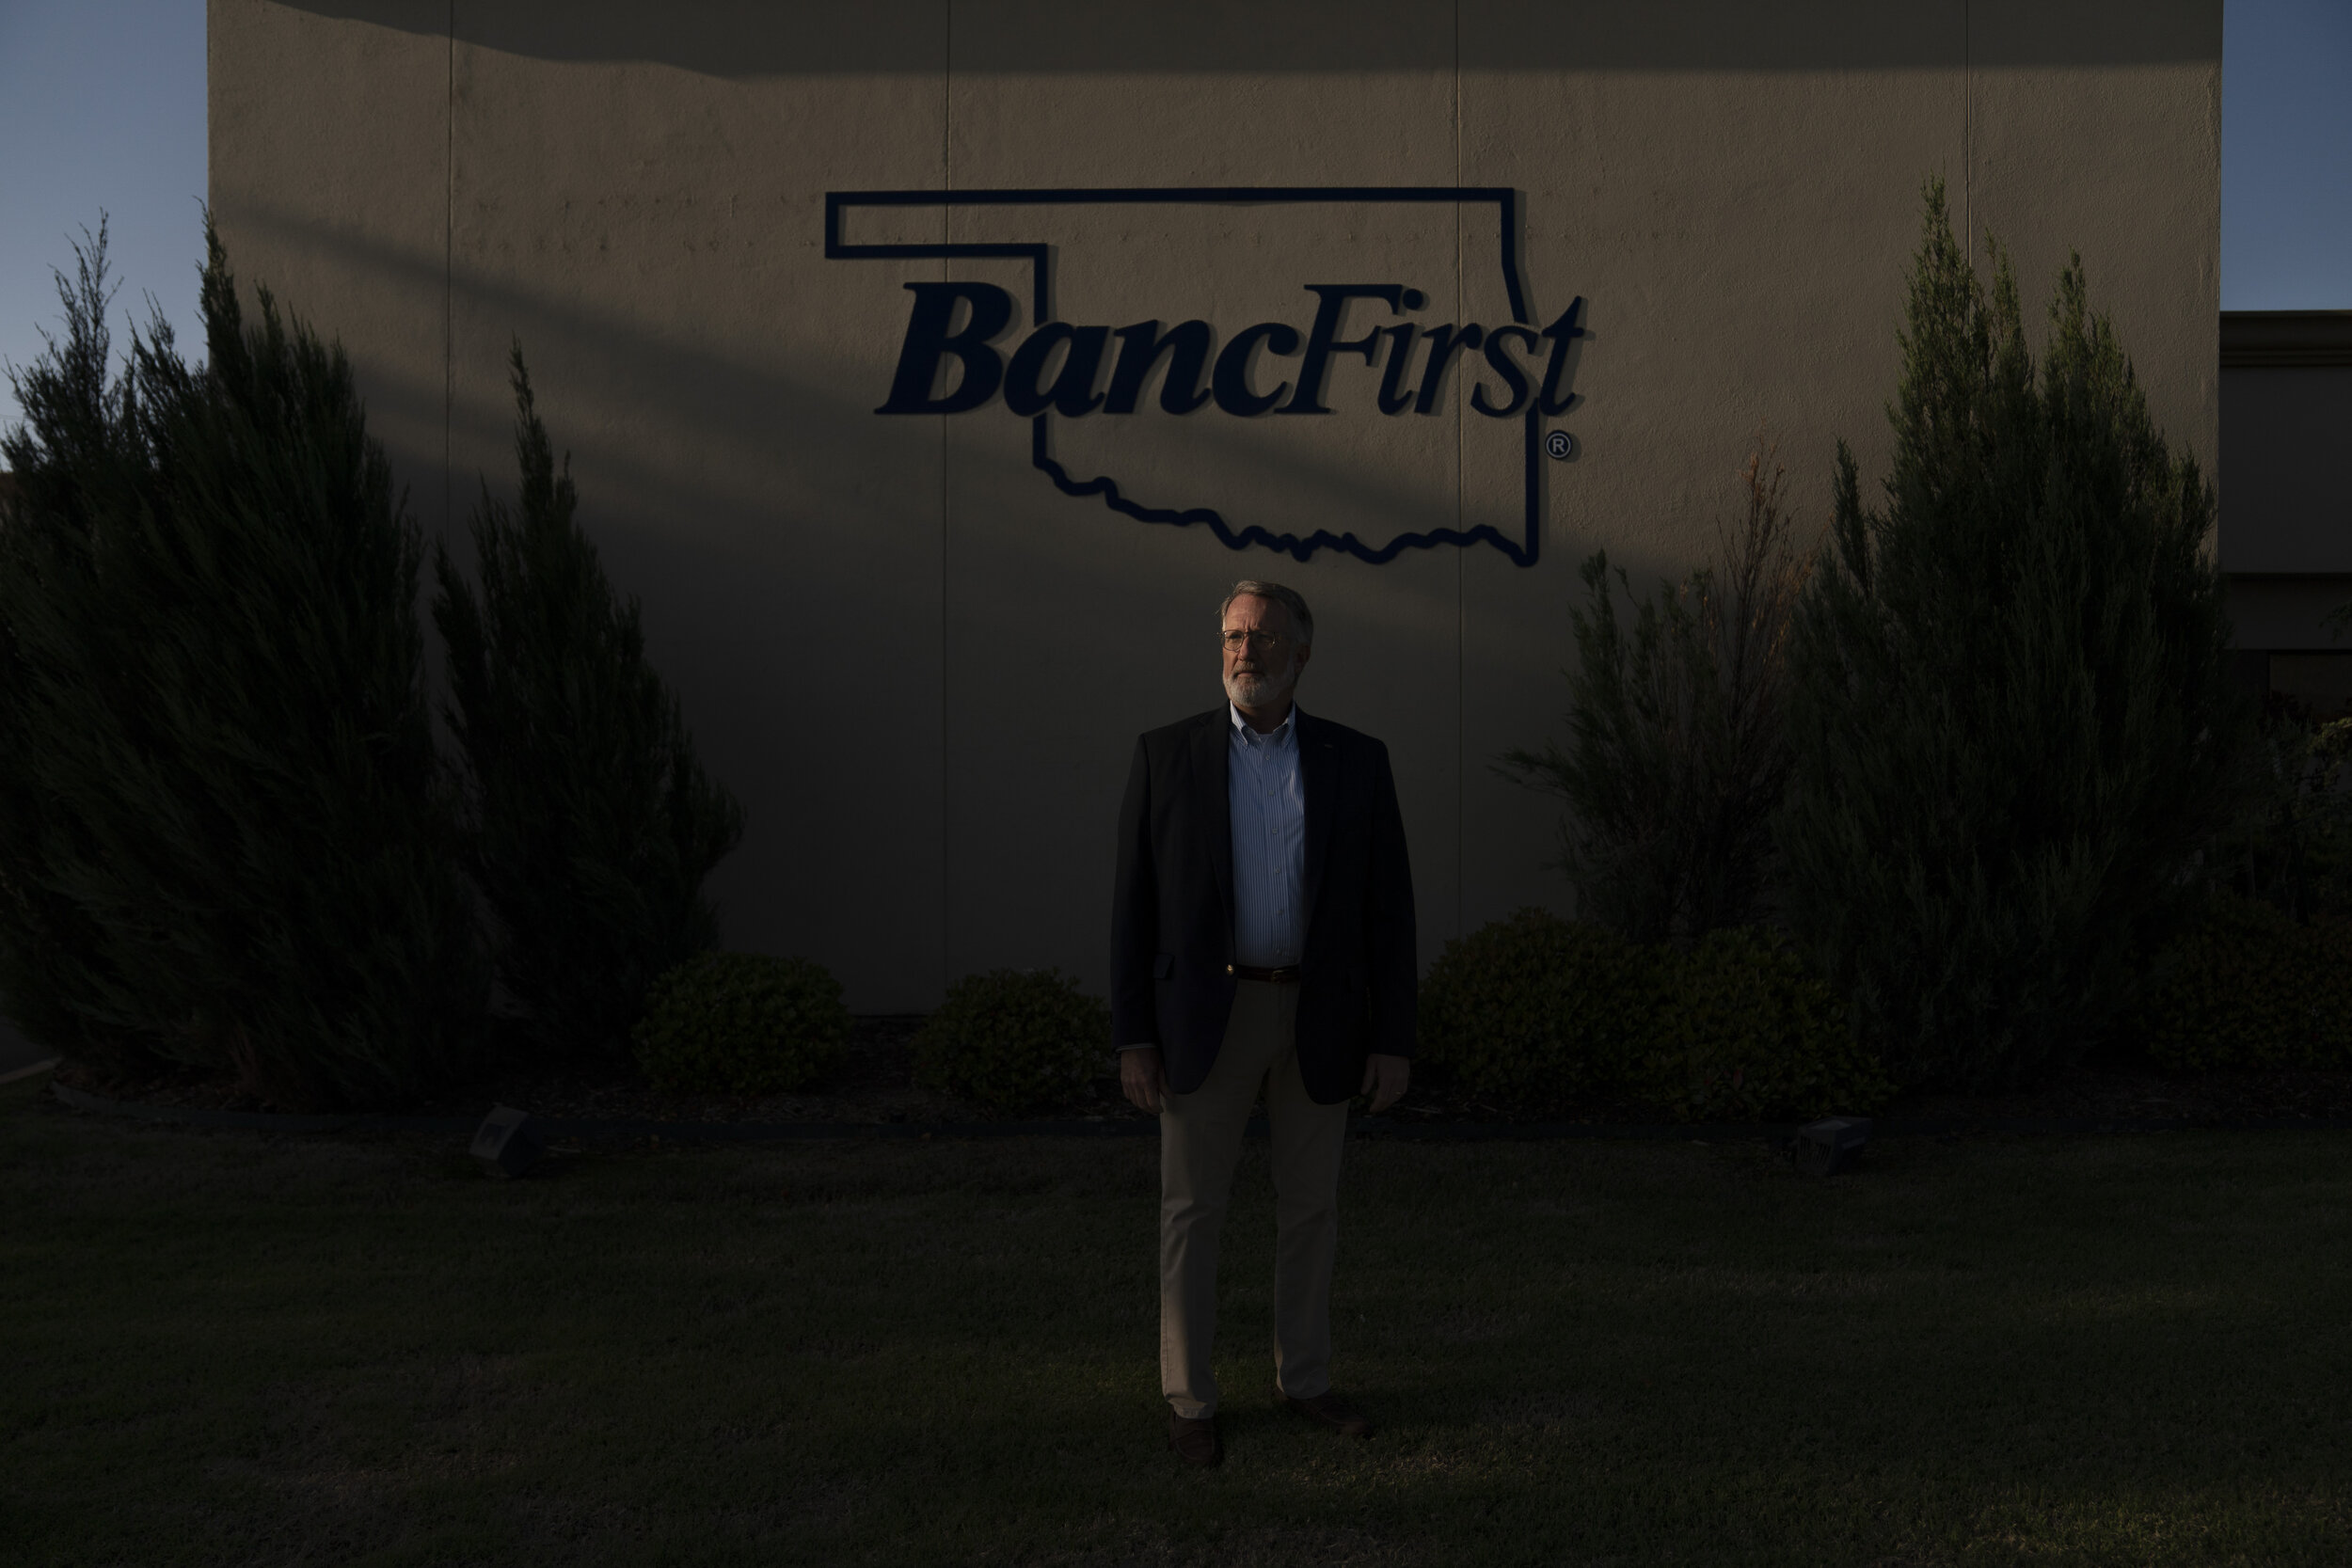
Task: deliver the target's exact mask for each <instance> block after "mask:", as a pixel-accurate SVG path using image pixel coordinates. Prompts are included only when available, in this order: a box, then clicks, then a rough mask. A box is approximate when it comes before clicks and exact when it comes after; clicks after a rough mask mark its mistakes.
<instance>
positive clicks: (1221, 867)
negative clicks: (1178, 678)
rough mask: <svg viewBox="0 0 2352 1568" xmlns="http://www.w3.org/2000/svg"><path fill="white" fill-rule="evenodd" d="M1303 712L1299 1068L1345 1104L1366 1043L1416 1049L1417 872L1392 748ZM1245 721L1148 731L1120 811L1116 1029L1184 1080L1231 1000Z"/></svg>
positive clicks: (1196, 1071) (1209, 1047)
mask: <svg viewBox="0 0 2352 1568" xmlns="http://www.w3.org/2000/svg"><path fill="white" fill-rule="evenodd" d="M1297 722H1298V770H1299V780H1300V784H1301V785H1302V787H1303V788H1304V790H1305V794H1306V803H1307V854H1306V877H1305V881H1306V888H1305V894H1306V903H1305V907H1306V911H1307V942H1306V947H1305V951H1304V953H1303V954H1302V955H1301V957H1300V959H1299V994H1298V1036H1297V1040H1298V1068H1299V1074H1300V1076H1301V1077H1303V1078H1304V1079H1305V1080H1306V1084H1307V1092H1308V1093H1309V1094H1310V1095H1312V1096H1313V1097H1314V1099H1315V1100H1316V1101H1317V1102H1318V1103H1320V1104H1325V1105H1333V1104H1337V1103H1338V1102H1339V1101H1343V1100H1345V1099H1347V1098H1348V1097H1349V1096H1351V1095H1353V1094H1355V1093H1357V1092H1358V1090H1359V1089H1360V1088H1361V1087H1362V1086H1363V1076H1364V1057H1365V1056H1366V1055H1367V1054H1374V1053H1377V1054H1380V1055H1387V1056H1410V1055H1411V1054H1412V1053H1413V1008H1414V992H1415V989H1416V972H1417V969H1418V958H1417V950H1416V948H1415V946H1414V937H1413V873H1412V868H1411V866H1410V864H1409V863H1407V861H1406V852H1405V819H1404V816H1403V814H1401V813H1400V812H1399V811H1398V810H1397V804H1396V779H1395V776H1394V775H1393V774H1392V773H1391V771H1390V769H1389V749H1388V748H1387V747H1386V746H1383V745H1382V744H1381V743H1380V742H1379V741H1377V740H1375V739H1373V738H1372V736H1368V735H1363V734H1360V733H1359V732H1358V731H1355V730H1351V729H1349V728H1348V727H1347V726H1346V725H1344V724H1335V723H1333V722H1331V721H1329V720H1328V719H1318V718H1316V717H1315V716H1314V715H1312V714H1311V713H1303V712H1302V713H1300V714H1299V715H1298V716H1297ZM1231 755H1232V713H1231V711H1230V710H1229V709H1228V708H1226V707H1223V706H1219V707H1217V708H1215V709H1213V710H1211V711H1210V712H1207V713H1203V714H1200V715H1198V716H1196V717H1194V718H1191V719H1186V720H1184V721H1182V722H1181V723H1175V724H1170V725H1168V727H1167V728H1165V729H1158V730H1153V731H1152V732H1150V733H1149V734H1147V735H1144V736H1139V737H1138V738H1137V739H1136V757H1135V766H1134V768H1133V769H1132V770H1131V771H1130V772H1129V774H1128V776H1127V797H1126V800H1125V801H1124V803H1123V804H1121V806H1120V812H1119V882H1118V889H1117V892H1116V895H1115V896H1114V902H1113V905H1112V909H1111V1028H1112V1032H1113V1035H1114V1041H1113V1043H1114V1044H1118V1045H1121V1046H1128V1045H1156V1046H1158V1047H1159V1048H1160V1051H1161V1053H1162V1055H1163V1057H1164V1058H1165V1060H1166V1065H1167V1069H1168V1087H1169V1088H1170V1089H1172V1090H1173V1091H1175V1092H1176V1093H1178V1094H1190V1093H1192V1092H1193V1091H1194V1090H1196V1089H1198V1088H1200V1085H1202V1084H1203V1083H1205V1082H1206V1081H1207V1079H1208V1076H1209V1068H1210V1066H1211V1064H1213V1063H1214V1062H1215V1061H1216V1052H1217V1047H1218V1046H1219V1045H1220V1044H1222V1043H1223V1041H1224V1038H1225V1023H1226V1020H1227V1018H1228V1017H1229V1016H1230V1015H1231V1014H1232V1008H1233V987H1234V979H1233V961H1234V960H1233V831H1232V812H1231V809H1230V807H1229V803H1228V802H1229V797H1228V795H1227V793H1226V769H1227V766H1228V762H1229V759H1230V757H1231Z"/></svg>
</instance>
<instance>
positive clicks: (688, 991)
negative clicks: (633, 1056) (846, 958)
mask: <svg viewBox="0 0 2352 1568" xmlns="http://www.w3.org/2000/svg"><path fill="white" fill-rule="evenodd" d="M849 1037H850V1010H849V1009H848V1008H847V1007H845V1006H842V1005H841V982H840V981H838V980H836V979H834V977H833V975H832V974H830V973H828V972H827V970H826V969H825V966H824V965H822V964H819V963H815V962H812V961H811V960H809V959H807V958H771V957H770V956H768V955H767V954H764V953H705V954H702V955H700V956H699V957H696V958H689V959H687V960H686V961H685V962H684V963H681V964H677V965H675V966H673V967H672V968H670V969H669V970H666V971H665V972H663V974H661V976H660V978H659V979H657V980H656V981H655V982H654V983H653V987H652V989H651V990H649V991H648V992H647V993H646V997H645V1013H644V1017H643V1018H642V1019H640V1020H639V1021H638V1023H637V1028H636V1032H635V1036H634V1038H635V1041H636V1045H637V1060H638V1062H639V1064H640V1065H642V1066H643V1067H644V1069H645V1075H646V1076H647V1077H649V1078H651V1079H652V1080H653V1081H654V1082H655V1083H656V1084H658V1085H660V1086H661V1087H663V1088H665V1089H699V1090H705V1091H724V1092H731V1093H735V1094H780V1093H783V1092H784V1091H786V1090H787V1089H795V1088H799V1087H800V1086H801V1085H804V1084H806V1083H808V1082H809V1081H810V1080H812V1079H814V1078H816V1077H817V1076H818V1074H819V1073H821V1072H823V1071H824V1070H825V1069H826V1068H827V1067H829V1066H831V1065H832V1063H833V1060H834V1057H835V1056H837V1055H838V1054H839V1053H840V1051H841V1047H842V1045H843V1044H844V1043H845V1042H846V1041H847V1040H848V1039H849Z"/></svg>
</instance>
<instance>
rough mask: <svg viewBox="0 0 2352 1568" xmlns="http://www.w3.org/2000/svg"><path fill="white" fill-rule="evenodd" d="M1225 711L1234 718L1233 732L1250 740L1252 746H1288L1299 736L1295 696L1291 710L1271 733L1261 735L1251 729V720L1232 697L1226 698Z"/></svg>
mask: <svg viewBox="0 0 2352 1568" xmlns="http://www.w3.org/2000/svg"><path fill="white" fill-rule="evenodd" d="M1225 711H1226V712H1227V713H1228V714H1230V715H1231V716H1232V723H1233V733H1234V734H1235V735H1237V736H1240V737H1241V738H1242V739H1244V740H1246V741H1248V743H1249V744H1251V745H1252V746H1257V745H1266V746H1287V745H1289V744H1291V743H1292V742H1293V741H1294V740H1295V739H1296V738H1297V736H1298V702H1297V699H1296V698H1293V699H1292V700H1291V710H1290V711H1289V712H1288V713H1286V714H1284V715H1282V721H1281V722H1280V723H1279V724H1277V725H1275V726H1274V733H1273V734H1271V735H1260V734H1259V733H1258V732H1257V731H1256V730H1253V729H1251V728H1250V727H1249V721H1248V720H1247V719H1244V718H1243V717H1242V716H1241V709H1239V708H1237V707H1235V706H1234V705H1233V704H1232V699H1231V698H1228V699H1227V700H1226V703H1225Z"/></svg>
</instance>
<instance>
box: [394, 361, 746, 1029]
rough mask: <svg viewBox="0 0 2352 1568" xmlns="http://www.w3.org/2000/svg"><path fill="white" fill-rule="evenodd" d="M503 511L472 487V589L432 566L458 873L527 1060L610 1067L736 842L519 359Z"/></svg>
mask: <svg viewBox="0 0 2352 1568" xmlns="http://www.w3.org/2000/svg"><path fill="white" fill-rule="evenodd" d="M513 385H514V389H515V453H516V459H517V461H518V464H519V467H520V470H521V483H520V489H519V494H518V496H517V498H516V505H515V506H514V507H511V508H510V507H508V506H507V505H506V504H504V503H503V502H501V501H499V500H497V499H493V498H492V497H491V495H490V491H489V486H488V484H487V483H486V482H485V483H484V486H483V492H482V499H481V503H480V504H479V505H478V506H477V507H476V508H475V510H474V514H473V517H472V535H473V545H474V555H475V562H476V570H477V574H478V576H479V578H480V583H481V586H480V590H479V593H478V594H477V592H476V590H475V589H474V587H473V586H472V585H471V584H469V583H468V581H467V580H466V578H465V577H464V575H463V574H462V573H461V572H460V571H459V570H458V569H457V566H456V565H455V563H454V562H453V561H452V560H451V558H450V556H449V554H448V552H447V551H446V550H439V551H437V552H436V560H435V574H436V576H437V578H438V581H439V588H440V592H439V594H438V596H437V598H436V600H435V602H434V607H433V614H434V619H435V621H436V622H437V624H438V626H440V629H441V635H442V638H443V640H444V641H446V642H447V644H448V647H449V683H450V702H449V704H448V706H447V709H446V714H447V718H448V721H449V725H450V728H451V730H452V731H453V733H454V734H455V736H456V737H457V739H458V742H459V744H460V745H461V747H462V748H463V750H464V753H465V758H466V764H467V771H468V775H469V791H468V794H469V801H470V806H471V816H472V824H471V826H472V833H471V839H470V844H471V850H470V860H471V865H472V870H473V874H474V877H475V879H476V880H477V881H478V882H479V884H480V886H481V888H482V891H483V893H484V895H485V897H486V899H487V901H488V904H489V907H490V911H491V912H492V914H493V916H494V921H495V925H496V927H497V932H496V939H495V950H496V952H497V955H498V975H499V981H500V984H501V987H502V988H503V989H504V990H505V991H506V992H507V993H508V996H509V998H510V999H511V1001H512V1002H513V1003H514V1004H516V1005H517V1006H518V1007H519V1009H520V1019H519V1022H520V1025H521V1032H522V1034H523V1036H524V1037H525V1038H526V1040H528V1041H529V1042H530V1043H531V1044H532V1045H533V1046H535V1047H536V1048H537V1049H538V1050H540V1051H543V1052H548V1053H558V1054H572V1053H580V1054H592V1055H596V1054H601V1055H617V1054H620V1053H623V1052H625V1051H626V1050H627V1049H628V1031H629V1028H630V1026H631V1025H632V1024H633V1023H634V1022H636V1020H637V1018H638V1016H639V1014H640V1013H641V1012H642V1011H643V1008H644V997H645V992H646V989H647V988H648V987H649V986H650V985H651V984H652V982H653V981H654V979H655V978H656V977H657V976H659V975H660V974H661V972H662V971H664V970H666V969H668V968H669V967H670V966H671V965H672V964H675V963H676V962H678V961H679V960H681V959H683V958H689V957H691V956H692V955H693V954H695V953H698V952H702V951H704V950H706V949H707V948H709V947H711V946H713V945H715V943H716V941H717V923H716V919H715V916H714V914H713V911H712V910H711V907H710V905H709V903H708V901H707V899H705V898H704V896H703V894H702V883H703V879H704V877H705V876H706V875H707V873H708V872H709V870H710V868H711V867H712V866H714V865H716V864H717V863H719V862H720V860H721V859H723V857H724V856H725V855H726V854H727V852H728V851H729V850H730V849H732V848H733V847H735V844H736V841H737V840H738V839H739V837H740V836H741V834H742V816H741V813H740V811H739V809H738V808H737V806H736V803H735V800H734V799H733V798H732V797H731V796H729V795H728V794H727V792H726V791H725V790H724V789H723V788H722V787H721V786H720V785H719V784H716V783H714V782H713V781H712V780H711V779H710V778H709V777H708V776H707V774H706V773H705V772H704V770H703V768H702V765H701V763H700V762H699V761H698V760H697V758H696V756H695V752H694V744H693V738H692V736H691V735H690V734H689V733H688V731H687V728H686V723H685V721H684V718H683V717H682V715H681V713H680V710H679V706H678V701H677V698H676V697H675V695H674V694H673V693H672V692H671V690H670V689H669V688H668V687H667V686H666V685H665V684H664V683H663V682H662V679H661V677H660V673H657V672H656V671H655V669H654V668H653V666H652V665H651V664H650V663H648V662H647V661H646V658H645V648H644V631H643V629H642V627H641V626H640V617H639V610H638V605H637V602H636V600H635V599H633V598H632V599H628V600H623V599H621V598H620V597H619V596H617V595H616V594H614V593H613V591H612V585H611V583H610V582H609V581H607V579H606V578H605V575H604V568H603V567H602V565H601V564H599V562H598V561H597V557H596V546H595V545H594V544H593V543H592V542H591V541H590V540H589V538H588V536H587V534H586V533H585V532H583V531H581V529H580V525H579V523H578V522H577V521H576V520H575V517H574V513H575V511H576V509H577V507H578V504H579V496H578V493H577V491H576V490H575V488H574V486H573V483H572V478H571V465H570V462H569V460H568V459H566V461H565V462H564V465H563V467H562V468H561V469H560V470H559V469H558V467H557V466H556V463H555V458H554V454H553V451H552V449H551V447H550V446H549V443H548V433H547V428H546V426H545V425H544V424H543V423H542V422H541V420H540V419H539V416H538V413H537V410H536V407H535V405H534V403H533V400H532V390H531V377H530V373H529V372H528V371H527V370H526V369H525V367H524V364H523V356H522V350H521V348H520V346H519V345H518V346H517V347H516V349H515V351H514V356H513Z"/></svg>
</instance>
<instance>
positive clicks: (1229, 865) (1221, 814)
mask: <svg viewBox="0 0 2352 1568" xmlns="http://www.w3.org/2000/svg"><path fill="white" fill-rule="evenodd" d="M1231 723H1232V715H1231V714H1228V713H1226V712H1225V711H1224V710H1223V709H1221V708H1220V709H1219V710H1217V711H1216V712H1215V713H1204V714H1202V715H1201V716H1200V725H1199V727H1198V728H1196V729H1195V730H1194V731H1193V732H1192V786H1193V805H1194V809H1195V810H1197V811H1198V812H1199V813H1200V834H1201V837H1202V838H1203V839H1204V840H1205V841H1206V847H1207V849H1208V852H1209V865H1210V867H1211V868H1212V870H1213V872H1214V874H1215V875H1216V896H1217V902H1218V903H1219V904H1220V905H1222V906H1223V908H1224V911H1225V940H1226V942H1227V944H1228V945H1229V946H1230V945H1231V944H1232V941H1233V801H1232V796H1231V795H1230V794H1228V793H1227V791H1228V789H1229V788H1230V785H1229V784H1228V782H1227V779H1226V774H1227V771H1228V770H1229V769H1230V768H1231V767H1232V750H1233V745H1232V739H1231V737H1229V736H1227V735H1226V733H1225V732H1226V728H1227V726H1228V725H1230V724H1231ZM1229 956H1230V955H1229Z"/></svg>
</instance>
